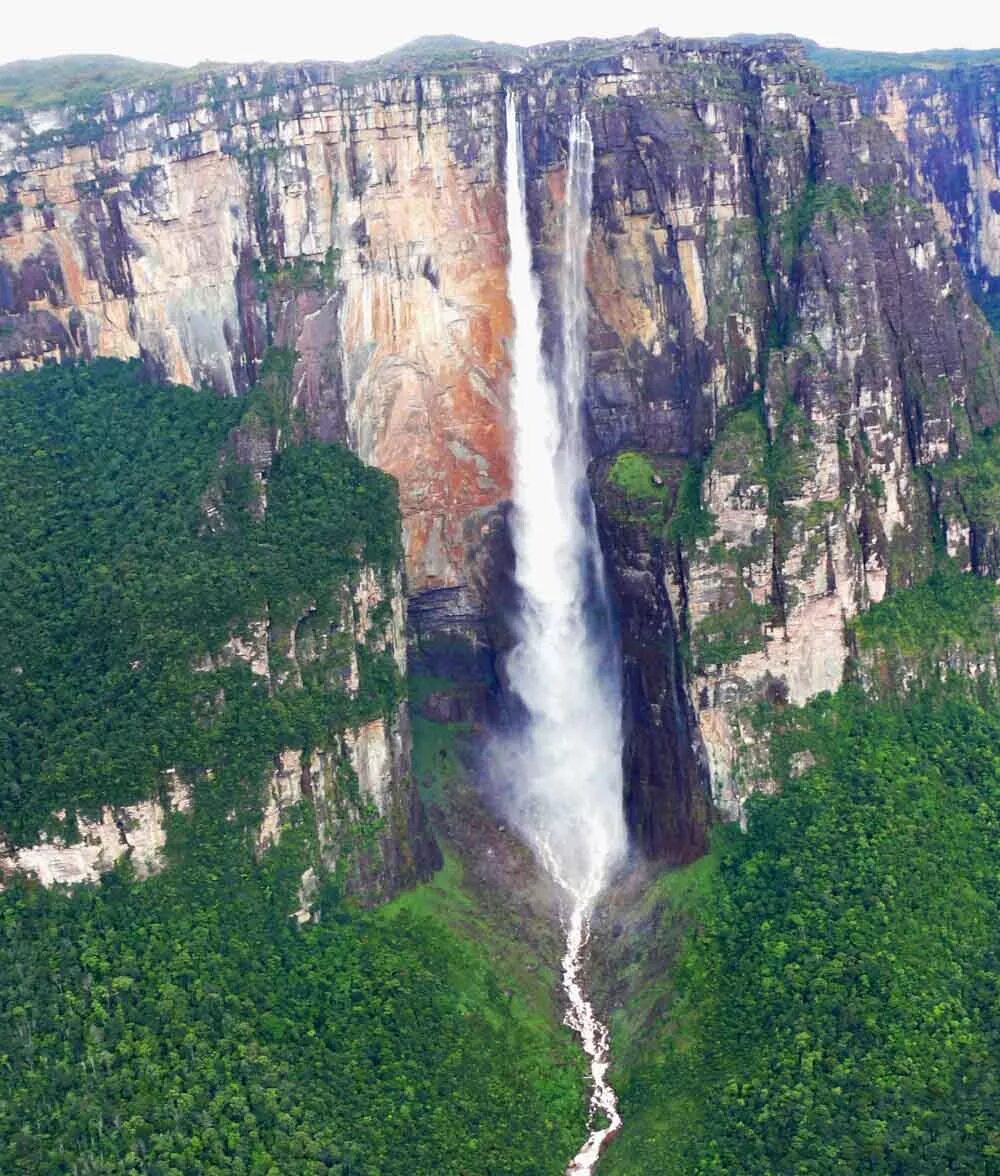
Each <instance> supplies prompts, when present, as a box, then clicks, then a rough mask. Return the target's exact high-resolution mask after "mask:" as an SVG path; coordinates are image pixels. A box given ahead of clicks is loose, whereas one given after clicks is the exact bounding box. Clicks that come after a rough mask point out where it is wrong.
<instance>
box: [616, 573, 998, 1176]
mask: <svg viewBox="0 0 1000 1176" xmlns="http://www.w3.org/2000/svg"><path fill="white" fill-rule="evenodd" d="M995 599H996V590H995V588H993V586H992V585H990V584H987V583H984V582H982V581H975V580H972V579H971V578H970V577H961V576H957V575H956V574H955V573H954V572H949V571H943V572H941V573H939V574H938V575H937V576H936V577H935V578H934V580H933V582H932V583H931V584H929V585H927V586H920V587H918V588H915V589H912V590H908V591H905V592H900V593H898V594H897V595H896V596H895V597H893V598H891V599H890V600H888V601H886V602H885V603H884V604H882V605H880V606H877V607H876V608H875V609H873V610H872V611H871V613H869V614H868V615H867V616H866V618H865V619H864V622H863V624H862V625H861V626H860V628H861V634H860V644H861V645H862V647H868V648H870V647H871V646H872V645H873V644H874V643H875V642H881V643H883V645H884V647H886V652H887V653H888V654H890V655H900V654H902V653H904V652H905V653H906V654H908V655H910V656H911V657H912V656H913V655H914V654H915V653H918V652H919V650H918V649H917V647H916V645H917V643H918V640H919V638H918V635H919V634H920V633H921V632H922V633H923V636H924V642H925V644H926V643H929V645H928V648H933V649H934V650H938V649H940V650H941V651H942V652H944V649H945V647H946V645H947V638H948V637H949V636H955V637H960V636H966V637H968V638H970V639H972V640H974V641H975V642H976V643H977V644H978V645H979V646H980V648H981V649H982V647H983V637H984V636H986V634H984V633H982V632H978V631H977V632H972V629H973V628H975V622H971V621H970V616H972V615H974V616H976V617H977V618H978V621H979V623H980V624H981V625H983V626H986V628H987V629H988V628H989V626H990V625H992V626H993V627H994V632H995V624H996V618H995V613H993V612H992V611H991V604H990V602H991V601H995ZM970 608H971V609H972V610H973V612H972V613H971V614H970V613H969V609H970ZM984 609H985V610H986V613H985V614H984V611H983V610H984ZM977 610H978V611H977ZM761 721H766V722H767V723H769V724H770V725H771V726H772V728H773V730H774V745H773V760H774V770H775V775H776V778H777V779H778V781H779V783H780V785H781V794H780V795H779V796H773V797H767V796H755V797H754V798H753V799H752V800H751V802H750V805H749V823H748V829H747V832H746V835H745V836H743V835H739V834H738V833H737V834H736V835H735V836H733V835H732V834H729V835H728V836H726V837H725V838H724V839H723V840H722V841H721V842H720V844H719V846H718V848H717V851H716V852H715V853H714V854H713V855H712V860H711V861H710V862H708V863H707V864H708V866H709V867H710V868H711V869H713V870H714V877H713V878H712V880H711V882H710V883H709V884H706V883H705V881H704V878H703V877H702V878H701V879H700V880H699V884H698V888H697V893H696V901H695V902H694V903H693V907H694V911H693V922H694V924H695V925H696V926H697V928H698V930H697V931H692V932H691V933H689V935H688V938H687V943H686V946H685V947H684V949H683V950H682V951H681V952H680V955H679V962H678V964H677V966H676V969H675V971H674V974H673V975H672V977H671V979H670V981H669V984H668V985H667V991H665V992H663V993H662V1000H661V1001H660V1003H659V1005H658V1006H656V1007H654V1009H653V1011H652V1013H651V1015H649V1016H648V1017H647V1019H646V1022H645V1029H646V1030H647V1032H646V1033H645V1035H643V1034H639V1033H637V1032H636V1029H635V1026H634V1025H632V1026H626V1025H625V1024H624V1023H622V1024H620V1027H619V1034H618V1036H617V1038H616V1040H618V1041H620V1042H624V1041H626V1040H629V1041H630V1045H629V1046H628V1049H627V1052H626V1054H625V1056H624V1057H622V1058H621V1061H622V1063H623V1065H622V1066H621V1068H620V1071H619V1080H620V1083H621V1091H622V1096H623V1109H624V1114H625V1120H626V1129H625V1131H624V1132H623V1134H622V1136H621V1138H620V1140H619V1141H618V1142H617V1143H616V1144H615V1145H614V1146H613V1147H612V1149H611V1152H610V1153H609V1156H608V1159H607V1161H606V1165H605V1166H604V1167H603V1168H602V1170H606V1171H607V1172H608V1173H610V1174H611V1176H618V1174H635V1176H640V1174H641V1176H646V1174H648V1173H650V1172H658V1173H678V1176H680V1174H682V1173H683V1174H684V1176H692V1174H695V1173H698V1174H705V1176H707V1174H709V1173H719V1174H721V1173H726V1174H732V1173H737V1172H739V1173H741V1174H745V1176H755V1174H760V1176H764V1174H765V1173H803V1174H804V1173H816V1174H817V1176H820V1174H822V1176H832V1174H843V1176H852V1174H856V1173H863V1172H870V1173H879V1174H886V1173H898V1174H900V1176H903V1174H905V1176H918V1174H920V1176H923V1174H926V1176H932V1174H939V1173H942V1172H953V1173H969V1174H970V1176H971V1174H973V1173H976V1174H980V1176H981V1174H984V1173H989V1172H998V1171H1000V1130H998V1128H997V1122H996V1107H997V1105H998V1103H1000V875H998V872H997V857H996V854H997V850H996V847H997V844H998V836H1000V706H998V705H997V696H996V686H995V684H994V683H991V682H986V681H984V682H983V683H982V684H981V685H974V684H971V683H970V682H969V681H968V680H967V679H962V678H951V679H949V680H947V681H945V682H940V681H938V682H936V683H933V684H931V685H929V686H926V687H923V688H921V689H920V690H919V691H918V692H917V693H915V694H914V695H913V696H911V697H907V698H902V699H901V698H899V697H896V698H895V699H894V700H892V701H884V702H878V703H874V702H873V701H872V699H871V698H867V697H865V696H864V695H863V694H862V693H861V691H860V689H859V688H858V687H857V686H854V685H848V686H845V687H844V688H842V689H841V690H840V691H839V692H838V693H837V694H836V695H835V696H832V697H831V696H821V697H820V698H818V699H817V700H815V701H814V702H813V703H812V704H810V705H809V706H807V707H805V708H803V709H801V710H799V709H796V708H788V709H786V710H785V711H776V712H773V713H770V714H767V715H762V716H761ZM705 866H706V863H699V864H698V865H697V866H695V867H692V869H694V870H700V871H702V872H703V871H704V868H705ZM680 877H682V876H680ZM672 884H673V885H674V886H675V888H676V886H677V881H676V880H674V881H673V882H672ZM691 905H692V904H691V903H690V902H689V903H688V907H689V909H688V911H687V913H686V917H687V918H688V920H689V921H691V919H692V911H691V909H690V907H691ZM664 912H665V913H664V916H663V917H664V918H665V919H666V920H676V919H677V917H678V909H677V904H676V903H675V904H674V905H673V906H671V905H670V904H669V903H668V904H666V906H665V907H664ZM661 987H662V985H661ZM626 1028H627V1029H628V1033H626V1032H625V1029H626Z"/></svg>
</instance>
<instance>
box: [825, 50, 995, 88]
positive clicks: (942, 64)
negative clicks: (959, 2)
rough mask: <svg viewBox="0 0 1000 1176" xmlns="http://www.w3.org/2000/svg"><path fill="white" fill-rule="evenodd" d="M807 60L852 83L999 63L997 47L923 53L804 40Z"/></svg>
mask: <svg viewBox="0 0 1000 1176" xmlns="http://www.w3.org/2000/svg"><path fill="white" fill-rule="evenodd" d="M805 44H806V53H807V56H808V57H809V59H810V61H813V62H815V63H816V65H818V66H819V67H820V68H821V69H822V70H823V71H824V72H825V73H826V74H827V76H828V77H831V78H833V79H834V80H835V81H838V82H851V83H853V84H855V85H857V84H859V83H865V82H876V81H878V80H879V79H880V78H886V77H899V76H900V75H901V74H905V73H918V72H919V73H941V72H946V71H949V70H954V69H968V68H975V67H977V66H980V65H995V64H997V63H1000V49H929V50H927V51H926V52H923V53H875V52H869V51H867V50H855V49H829V48H826V47H825V46H823V45H817V44H816V43H815V42H814V41H806V42H805Z"/></svg>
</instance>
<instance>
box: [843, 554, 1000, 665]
mask: <svg viewBox="0 0 1000 1176" xmlns="http://www.w3.org/2000/svg"><path fill="white" fill-rule="evenodd" d="M998 600H1000V589H998V588H997V586H996V584H994V583H993V582H992V581H991V580H986V579H983V578H982V577H980V576H972V575H968V574H963V573H961V572H959V571H958V570H957V569H956V568H955V567H954V566H953V565H951V564H943V565H942V566H941V567H939V568H937V569H935V571H934V572H933V573H932V574H931V575H930V576H929V577H928V579H926V580H925V581H924V582H923V583H922V584H918V585H916V586H915V587H913V588H909V589H907V590H906V591H905V592H896V593H893V594H892V595H890V596H887V597H886V598H885V600H883V601H881V602H880V603H879V604H876V605H874V606H873V607H872V608H870V609H869V610H868V611H867V612H865V613H862V614H861V615H860V616H859V617H857V618H856V619H855V620H854V621H853V622H852V624H851V631H852V632H853V633H854V635H855V637H856V639H857V643H858V647H859V649H860V650H862V651H871V650H881V651H883V652H885V653H888V654H897V655H900V656H903V657H915V656H925V657H930V658H932V659H933V658H936V657H941V656H943V655H944V654H946V653H947V652H948V651H949V649H951V648H953V647H954V646H956V645H961V646H964V647H965V648H967V649H969V650H972V651H978V652H983V653H985V652H988V651H991V650H992V649H993V648H994V647H995V645H996V639H997V602H998Z"/></svg>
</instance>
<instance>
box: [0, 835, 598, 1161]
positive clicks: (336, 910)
mask: <svg viewBox="0 0 1000 1176" xmlns="http://www.w3.org/2000/svg"><path fill="white" fill-rule="evenodd" d="M223 824H224V822H223ZM297 849H298V847H297V846H296V845H295V843H294V838H293V837H291V836H290V835H287V834H286V837H285V838H283V840H282V844H281V846H280V847H279V848H278V849H276V850H272V851H271V852H270V853H269V854H268V855H267V857H266V858H265V859H264V862H263V863H262V864H261V865H260V866H255V865H254V864H253V862H252V860H251V858H250V856H249V854H248V853H246V852H243V851H241V850H240V849H239V847H238V846H237V845H236V842H235V837H233V836H230V837H229V838H228V839H227V841H226V843H225V844H224V845H219V844H216V845H214V847H213V853H212V854H211V855H208V854H200V855H198V856H197V857H196V858H194V859H192V858H189V859H188V860H187V861H186V862H185V866H184V868H183V869H176V870H171V871H168V872H167V873H166V874H163V875H161V876H159V877H156V878H153V879H151V880H150V881H148V882H145V883H143V884H141V885H134V884H129V883H128V882H127V880H126V879H124V878H122V877H118V876H113V877H110V878H108V879H107V880H106V881H105V882H104V884H103V885H101V886H100V887H97V888H90V887H86V888H83V889H81V890H80V891H79V892H77V893H76V894H74V895H73V896H72V897H68V896H65V895H62V894H58V893H47V892H45V891H42V890H39V889H38V888H35V887H29V886H24V885H20V884H18V885H15V886H14V887H13V888H12V889H11V890H10V891H8V892H6V893H4V894H2V895H0V1056H2V1057H3V1061H4V1065H3V1066H2V1067H0V1170H2V1171H3V1172H5V1173H9V1174H10V1176H16V1174H22V1173H23V1174H25V1176H28V1174H30V1176H34V1174H36V1173H43V1172H46V1173H48V1172H61V1171H70V1170H71V1169H70V1167H69V1166H68V1160H67V1157H72V1164H73V1168H72V1170H75V1171H78V1172H102V1173H109V1174H110V1173H122V1174H125V1173H137V1172H143V1173H150V1174H151V1176H154V1174H156V1176H175V1174H183V1176H211V1174H213V1173H218V1174H221V1173H245V1174H247V1176H268V1174H270V1173H279V1172H280V1173H286V1172H287V1173H292V1172H294V1173H302V1174H304V1176H306V1174H310V1173H315V1174H317V1176H318V1174H319V1173H333V1174H341V1176H347V1174H348V1173H374V1172H379V1173H385V1174H386V1176H392V1174H398V1176H438V1174H439V1173H444V1174H454V1176H464V1174H466V1173H474V1172H483V1173H485V1172H503V1173H523V1174H524V1176H528V1174H529V1173H530V1174H533V1173H537V1172H540V1171H543V1172H557V1171H560V1170H561V1169H562V1166H563V1165H564V1164H565V1162H566V1158H567V1156H569V1155H571V1154H572V1151H573V1147H574V1144H575V1142H576V1139H577V1136H578V1134H579V1130H580V1124H581V1123H582V1121H583V1099H582V1089H581V1084H580V1082H579V1080H578V1078H577V1075H576V1073H575V1071H574V1068H573V1067H572V1066H571V1065H569V1064H568V1062H569V1056H568V1055H569V1053H570V1047H569V1044H568V1041H566V1040H564V1039H563V1038H561V1037H560V1038H558V1039H556V1044H554V1041H553V1039H554V1035H553V1033H552V1030H551V1028H550V1027H548V1026H545V1027H540V1026H538V1025H537V1024H536V1023H535V1022H534V1021H533V1020H531V1019H530V1018H528V1017H526V1016H524V1015H522V1011H521V1010H520V1009H519V1007H518V1005H517V1004H516V1002H514V1003H512V1000H511V998H510V997H509V996H507V995H505V994H504V993H503V992H502V991H501V989H500V986H499V984H498V982H497V978H496V975H495V973H494V971H493V970H492V968H491V966H490V965H489V963H488V960H487V957H486V956H485V953H484V952H482V951H480V950H479V949H474V948H472V947H471V946H469V945H468V944H465V943H462V942H461V941H460V940H459V938H458V937H457V936H456V935H454V934H453V933H451V932H450V931H448V930H447V929H446V928H445V927H444V926H443V924H442V922H441V920H440V919H438V918H434V917H428V916H426V915H421V914H409V913H406V912H405V911H402V910H397V911H392V910H389V911H387V912H379V913H377V914H363V913H360V912H358V911H357V910H354V909H352V908H351V907H349V906H346V905H345V904H344V903H343V901H342V900H340V899H339V898H338V897H337V895H336V893H335V892H334V891H333V889H332V888H330V887H328V888H327V890H326V891H325V892H324V894H323V896H322V897H321V901H320V905H321V909H322V919H321V921H320V922H319V924H317V925H309V926H304V927H299V926H298V925H297V924H296V923H295V922H294V921H293V920H291V919H289V917H288V912H289V910H290V909H292V907H293V906H294V902H295V900H294V889H295V886H296V884H297V880H298V873H299V871H300V870H301V854H300V853H299V852H297Z"/></svg>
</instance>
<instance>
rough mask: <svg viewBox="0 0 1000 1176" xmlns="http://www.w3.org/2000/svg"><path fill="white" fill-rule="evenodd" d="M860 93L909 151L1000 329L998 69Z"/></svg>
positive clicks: (911, 78)
mask: <svg viewBox="0 0 1000 1176" xmlns="http://www.w3.org/2000/svg"><path fill="white" fill-rule="evenodd" d="M860 93H861V98H862V103H863V107H864V109H865V111H866V112H869V113H871V114H873V115H874V116H875V117H876V118H878V119H879V120H880V121H882V122H884V123H885V124H886V126H888V127H889V129H890V130H891V131H892V133H893V134H894V135H895V136H896V138H897V139H898V140H899V142H900V144H901V145H902V146H903V147H904V149H905V152H906V158H907V161H908V164H909V169H910V174H911V178H912V180H913V182H914V183H915V184H916V185H917V187H918V189H919V191H920V193H921V196H922V198H923V199H924V200H926V201H927V202H928V203H929V204H930V205H931V207H932V209H933V211H934V218H935V221H936V222H937V224H938V226H939V227H940V229H941V230H942V232H943V233H944V234H945V235H946V236H947V237H949V238H950V240H951V242H952V244H953V245H954V247H955V252H956V253H957V254H958V257H959V260H960V261H961V262H962V265H963V267H964V268H965V270H966V272H967V274H968V276H969V278H970V281H971V284H972V288H973V291H974V293H975V294H976V296H977V298H978V299H979V300H980V301H981V302H982V303H983V305H984V307H985V308H986V309H987V311H988V313H990V314H991V316H992V317H993V319H994V322H995V323H996V324H997V325H998V326H1000V65H985V66H980V67H978V68H974V69H961V70H954V71H951V72H948V73H941V74H936V73H915V74H904V75H902V76H901V77H896V78H885V79H880V80H876V81H873V82H871V83H869V84H867V85H865V86H863V87H862V88H861V91H860Z"/></svg>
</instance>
